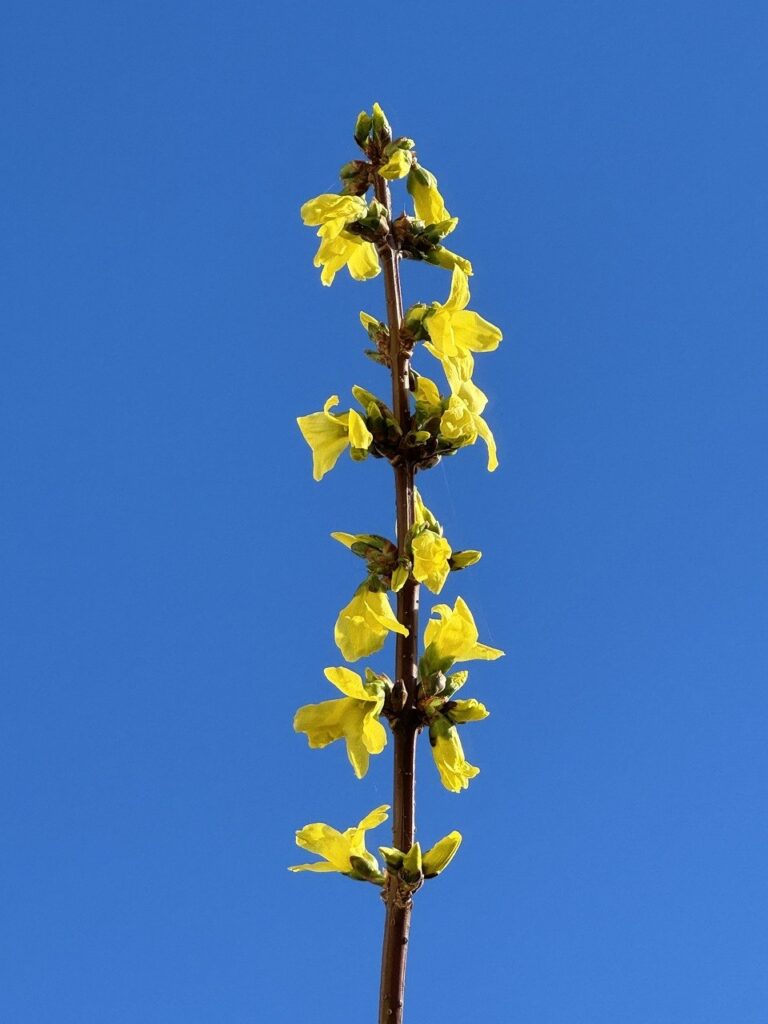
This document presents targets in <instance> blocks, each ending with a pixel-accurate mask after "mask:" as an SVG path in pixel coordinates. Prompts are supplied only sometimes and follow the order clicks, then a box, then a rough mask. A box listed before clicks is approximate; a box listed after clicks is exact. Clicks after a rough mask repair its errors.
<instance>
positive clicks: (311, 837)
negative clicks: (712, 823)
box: [288, 804, 389, 884]
mask: <svg viewBox="0 0 768 1024" xmlns="http://www.w3.org/2000/svg"><path fill="white" fill-rule="evenodd" d="M388 810H389V806H388V805H387V804H382V806H381V807H377V808H376V809H375V810H373V811H371V813H370V814H367V815H366V816H365V817H364V818H363V820H362V821H361V822H360V824H359V825H357V827H356V828H348V829H347V830H346V832H338V831H337V830H336V829H335V828H331V826H330V825H325V824H323V823H322V822H316V823H315V824H312V825H305V826H304V828H301V829H299V831H298V832H297V833H296V845H297V846H299V847H301V849H302V850H309V852H310V853H316V854H317V855H318V856H320V857H323V858H324V859H323V860H321V861H315V862H314V863H312V864H295V865H294V866H293V867H291V868H289V869H288V870H289V871H320V872H330V871H338V872H340V873H341V874H342V875H349V876H351V877H352V878H357V879H360V880H362V881H370V882H375V883H377V884H381V882H383V881H384V876H383V874H382V872H381V868H380V866H379V863H378V861H377V860H376V858H375V857H374V856H373V854H371V853H369V852H368V850H366V848H365V833H366V832H368V831H369V830H370V829H372V828H376V826H377V825H381V823H382V822H383V821H386V820H387V811H388Z"/></svg>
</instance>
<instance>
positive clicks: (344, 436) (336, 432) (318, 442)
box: [296, 395, 373, 480]
mask: <svg viewBox="0 0 768 1024" xmlns="http://www.w3.org/2000/svg"><path fill="white" fill-rule="evenodd" d="M338 404H339V396H338V395H331V397H330V398H329V399H328V401H327V402H326V403H325V405H324V406H323V411H322V412H313V413H311V414H310V415H309V416H299V417H298V418H297V420H296V422H297V423H298V424H299V430H301V432H302V434H303V435H304V440H305V441H306V442H307V444H308V445H309V447H310V448H311V449H312V469H313V476H314V478H315V480H322V478H323V477H324V476H325V474H326V473H327V472H328V471H329V470H331V469H333V467H334V466H335V465H336V462H337V460H338V458H339V456H340V455H341V453H342V452H343V451H344V449H345V448H346V447H347V445H351V446H352V448H356V449H362V450H364V451H367V450H368V448H369V447H370V445H371V442H372V441H373V434H371V432H370V431H369V430H368V428H367V427H366V425H365V422H364V420H363V418H362V416H360V414H359V413H356V412H355V410H354V409H350V411H349V412H344V413H341V414H340V415H335V414H334V413H332V412H331V411H330V410H331V409H333V408H334V406H336V405H338Z"/></svg>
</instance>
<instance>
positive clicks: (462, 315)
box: [452, 268, 502, 352]
mask: <svg viewBox="0 0 768 1024" xmlns="http://www.w3.org/2000/svg"><path fill="white" fill-rule="evenodd" d="M457 270H458V268H457V269H456V270H454V274H455V273H456V272H457ZM458 272H459V273H461V271H458ZM465 280H466V278H465ZM465 305H466V303H465ZM452 326H453V334H454V338H455V339H456V345H457V346H458V347H459V348H460V349H465V350H466V349H470V350H471V351H473V352H493V351H494V349H497V348H498V347H499V342H500V341H501V339H502V334H501V331H500V330H499V328H498V327H496V326H495V325H494V324H492V323H489V322H488V321H487V320H484V319H483V318H482V317H481V316H480V314H479V313H473V312H472V310H470V309H464V308H463V307H461V308H459V309H458V310H457V312H456V313H454V314H453V318H452Z"/></svg>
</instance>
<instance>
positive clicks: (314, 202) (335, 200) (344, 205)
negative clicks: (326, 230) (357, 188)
mask: <svg viewBox="0 0 768 1024" xmlns="http://www.w3.org/2000/svg"><path fill="white" fill-rule="evenodd" d="M367 209H368V206H367V203H366V202H365V200H364V199H363V198H362V196H340V195H336V194H335V193H328V192H326V193H324V194H323V195H320V196H315V198H314V199H309V200H307V202H306V203H304V205H303V206H302V208H301V219H302V220H303V221H304V223H305V224H307V225H309V226H311V227H316V226H317V225H318V224H325V223H326V222H327V221H329V220H334V219H336V218H342V219H343V220H344V221H346V222H347V223H349V222H350V221H352V220H357V219H358V218H359V217H364V216H365V213H366V210H367Z"/></svg>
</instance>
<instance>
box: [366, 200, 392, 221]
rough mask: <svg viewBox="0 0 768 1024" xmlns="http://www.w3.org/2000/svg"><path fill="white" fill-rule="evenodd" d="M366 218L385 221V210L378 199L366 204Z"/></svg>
mask: <svg viewBox="0 0 768 1024" xmlns="http://www.w3.org/2000/svg"><path fill="white" fill-rule="evenodd" d="M368 216H369V217H374V218H375V219H376V220H381V218H384V220H386V218H387V208H386V206H384V205H383V204H382V203H380V202H379V201H378V199H372V200H371V201H370V203H368Z"/></svg>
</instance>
